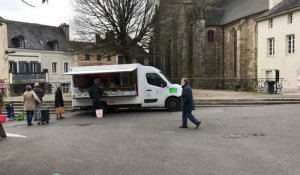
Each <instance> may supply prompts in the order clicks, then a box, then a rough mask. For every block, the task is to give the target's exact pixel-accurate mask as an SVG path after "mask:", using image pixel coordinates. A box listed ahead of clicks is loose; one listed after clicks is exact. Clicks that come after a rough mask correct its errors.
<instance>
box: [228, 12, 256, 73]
mask: <svg viewBox="0 0 300 175" xmlns="http://www.w3.org/2000/svg"><path fill="white" fill-rule="evenodd" d="M260 15H261V14H256V15H253V16H249V17H247V18H244V19H241V20H238V21H235V22H233V23H230V24H228V25H225V26H224V60H225V63H224V68H225V71H224V77H226V78H232V77H233V43H232V42H233V41H232V31H233V30H235V31H236V33H237V77H236V78H242V79H247V78H250V79H251V78H256V77H257V27H256V22H255V21H254V19H255V18H257V17H258V16H260Z"/></svg>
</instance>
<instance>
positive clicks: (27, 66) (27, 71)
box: [25, 62, 30, 73]
mask: <svg viewBox="0 0 300 175" xmlns="http://www.w3.org/2000/svg"><path fill="white" fill-rule="evenodd" d="M25 65H26V71H25V73H30V64H29V63H28V62H26V63H25Z"/></svg>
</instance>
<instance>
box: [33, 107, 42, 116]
mask: <svg viewBox="0 0 300 175" xmlns="http://www.w3.org/2000/svg"><path fill="white" fill-rule="evenodd" d="M41 108H42V104H41V103H38V104H36V106H35V110H34V115H33V117H34V120H40V119H41Z"/></svg>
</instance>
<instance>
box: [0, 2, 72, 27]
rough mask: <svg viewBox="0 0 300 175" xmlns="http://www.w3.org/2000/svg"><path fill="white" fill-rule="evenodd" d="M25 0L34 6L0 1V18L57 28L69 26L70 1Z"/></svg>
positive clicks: (70, 14)
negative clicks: (64, 25)
mask: <svg viewBox="0 0 300 175" xmlns="http://www.w3.org/2000/svg"><path fill="white" fill-rule="evenodd" d="M48 1H49V2H48V3H45V4H42V0H26V2H28V3H30V4H32V5H34V6H35V7H30V6H28V5H26V4H25V3H23V2H22V0H0V16H1V17H2V18H4V19H8V20H14V21H23V22H31V23H39V24H46V25H52V26H59V25H60V24H61V23H67V24H70V21H71V19H72V9H71V4H70V0H48Z"/></svg>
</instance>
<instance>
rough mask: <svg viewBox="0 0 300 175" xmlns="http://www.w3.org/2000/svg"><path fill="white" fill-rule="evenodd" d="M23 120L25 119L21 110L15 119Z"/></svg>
mask: <svg viewBox="0 0 300 175" xmlns="http://www.w3.org/2000/svg"><path fill="white" fill-rule="evenodd" d="M23 120H25V115H24V113H23V112H21V113H19V114H18V116H17V121H23Z"/></svg>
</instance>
